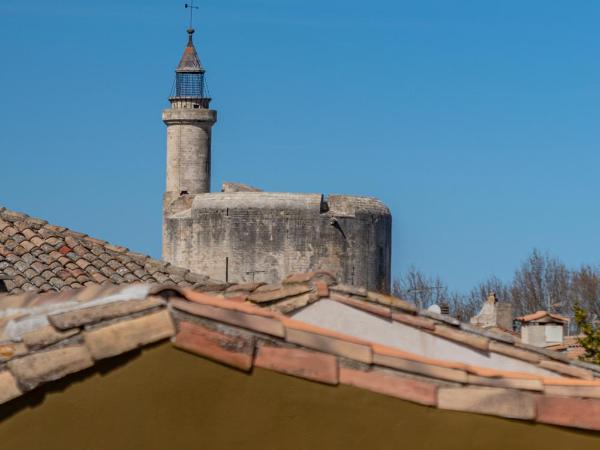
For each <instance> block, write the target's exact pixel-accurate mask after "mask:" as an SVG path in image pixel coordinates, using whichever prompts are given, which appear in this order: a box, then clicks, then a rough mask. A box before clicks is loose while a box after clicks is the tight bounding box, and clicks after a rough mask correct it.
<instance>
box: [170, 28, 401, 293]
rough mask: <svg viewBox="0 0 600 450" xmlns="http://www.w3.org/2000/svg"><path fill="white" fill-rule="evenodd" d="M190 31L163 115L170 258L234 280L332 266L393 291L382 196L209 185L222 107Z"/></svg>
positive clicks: (346, 278) (345, 276)
mask: <svg viewBox="0 0 600 450" xmlns="http://www.w3.org/2000/svg"><path fill="white" fill-rule="evenodd" d="M188 33H189V41H188V45H187V47H186V49H185V51H184V53H183V57H182V58H181V62H180V63H179V66H178V67H177V70H176V80H175V81H176V82H175V91H174V93H173V95H172V96H171V98H170V99H169V100H170V102H171V108H169V109H167V110H165V111H164V113H163V120H164V122H165V123H166V124H167V190H166V192H165V195H164V199H163V260H165V261H166V262H169V263H171V264H174V265H176V266H179V267H185V268H188V269H191V270H193V271H194V272H197V273H201V274H203V275H208V276H210V277H211V278H213V279H216V280H223V281H226V282H266V283H272V282H276V281H277V280H280V279H282V278H283V277H285V276H286V275H288V274H290V273H294V272H308V271H312V270H318V269H325V270H329V271H331V272H332V273H333V274H334V275H335V276H336V277H337V278H338V281H340V282H342V283H346V284H352V285H355V286H361V287H366V288H368V289H370V290H375V291H381V292H389V289H390V271H391V269H390V268H391V239H392V234H391V228H392V216H391V214H390V211H389V209H388V208H387V207H386V206H385V205H384V204H383V203H381V202H380V201H378V200H377V199H374V198H368V197H356V196H346V195H324V194H321V193H314V194H305V193H276V192H262V191H259V190H257V189H247V188H244V189H237V188H236V189H233V190H231V189H230V188H224V190H223V192H216V193H211V192H209V191H210V159H211V158H210V133H211V127H212V126H213V125H214V123H215V122H216V112H215V111H213V110H211V109H209V102H210V98H208V95H207V92H206V86H205V82H204V69H203V68H202V65H201V64H200V60H199V59H198V55H197V53H196V49H195V48H194V44H193V42H192V34H193V33H194V30H193V29H191V28H190V29H189V30H188ZM273 169H274V168H273ZM229 186H230V187H231V186H238V187H239V185H236V184H235V183H234V184H229Z"/></svg>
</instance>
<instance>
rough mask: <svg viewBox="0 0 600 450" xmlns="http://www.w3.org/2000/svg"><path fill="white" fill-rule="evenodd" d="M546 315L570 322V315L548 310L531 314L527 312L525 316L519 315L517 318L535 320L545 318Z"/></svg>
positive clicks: (521, 320)
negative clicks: (566, 315)
mask: <svg viewBox="0 0 600 450" xmlns="http://www.w3.org/2000/svg"><path fill="white" fill-rule="evenodd" d="M544 317H549V318H551V319H554V320H557V321H559V322H569V318H568V317H565V316H562V315H560V314H557V313H551V312H548V311H536V312H534V313H531V314H526V315H524V316H520V317H517V318H516V319H515V320H518V321H520V322H532V321H534V320H540V319H543V318H544Z"/></svg>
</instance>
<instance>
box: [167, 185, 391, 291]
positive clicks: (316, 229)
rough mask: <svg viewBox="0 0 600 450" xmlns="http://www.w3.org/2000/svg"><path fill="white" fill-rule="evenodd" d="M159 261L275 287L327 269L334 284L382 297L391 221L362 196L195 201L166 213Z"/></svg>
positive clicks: (220, 196)
mask: <svg viewBox="0 0 600 450" xmlns="http://www.w3.org/2000/svg"><path fill="white" fill-rule="evenodd" d="M164 258H165V260H167V261H169V262H171V263H172V264H176V265H179V266H183V267H188V268H190V269H192V270H194V271H196V272H198V273H202V274H206V275H208V276H210V277H212V278H216V279H221V280H227V281H236V282H251V281H264V282H275V281H278V280H279V279H281V278H282V277H284V276H285V275H287V274H290V273H294V272H306V271H310V270H316V269H325V270H330V271H332V272H333V273H335V274H336V276H337V277H338V279H339V280H340V282H344V283H348V284H354V285H359V286H365V287H367V288H369V289H371V290H377V291H382V292H387V291H389V288H390V270H391V215H390V213H389V210H388V209H387V208H386V207H385V206H384V205H383V204H381V203H380V202H378V201H376V200H374V199H369V198H364V197H348V196H331V197H330V198H329V199H324V198H323V196H322V195H320V194H281V193H265V192H240V193H226V194H225V193H214V194H204V195H198V196H195V198H194V201H193V206H192V208H191V210H189V211H187V212H178V213H173V214H167V216H166V218H165V253H164Z"/></svg>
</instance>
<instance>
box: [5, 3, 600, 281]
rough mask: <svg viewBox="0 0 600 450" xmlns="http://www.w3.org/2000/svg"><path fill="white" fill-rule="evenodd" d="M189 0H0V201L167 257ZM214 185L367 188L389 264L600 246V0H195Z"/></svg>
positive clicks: (469, 261)
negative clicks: (168, 167) (176, 75)
mask: <svg viewBox="0 0 600 450" xmlns="http://www.w3.org/2000/svg"><path fill="white" fill-rule="evenodd" d="M183 3H184V2H183V1H182V2H179V1H173V0H171V1H164V0H163V1H159V0H143V1H142V0H140V1H137V0H136V1H122V0H120V1H117V0H103V1H97V2H92V1H85V2H84V1H76V0H62V1H59V0H56V1H51V2H48V1H41V0H30V1H27V2H25V1H22V0H0V55H1V56H2V62H1V66H0V68H1V70H0V94H1V97H0V98H1V103H0V105H1V108H0V149H1V150H0V155H1V156H2V159H1V160H0V167H1V168H2V172H1V177H0V204H2V205H5V206H7V207H9V208H12V209H16V210H20V211H24V212H27V213H28V214H30V215H33V216H38V217H43V218H46V219H47V220H49V221H51V222H53V223H57V224H62V225H65V226H68V227H70V228H73V229H75V230H78V231H83V232H85V233H88V234H90V235H93V236H95V237H99V238H103V239H107V240H109V241H111V242H114V243H118V244H123V245H126V246H128V247H129V248H131V249H133V250H136V251H142V252H145V253H148V254H151V255H153V256H155V257H159V256H160V228H161V196H162V192H163V189H164V171H165V128H164V125H163V123H162V122H161V110H162V108H164V107H166V106H167V105H168V102H167V97H168V95H169V93H170V89H171V86H172V82H173V70H174V68H175V65H176V64H177V62H178V59H179V57H180V55H181V52H182V50H183V47H184V45H185V42H186V33H185V28H186V26H187V16H186V10H185V9H184V8H183ZM199 4H200V7H201V9H200V11H199V14H198V20H197V22H196V28H197V33H196V35H195V37H196V43H197V47H198V50H199V53H200V55H201V58H202V60H203V63H204V65H205V66H206V68H207V70H208V82H209V87H210V90H211V93H212V96H213V98H214V102H213V106H214V107H215V108H216V109H218V111H219V123H218V124H217V125H216V127H215V129H214V140H213V161H214V170H213V189H218V188H219V186H220V184H221V182H222V181H239V182H246V183H250V184H253V185H256V186H259V187H262V188H264V189H267V190H273V191H299V192H307V191H308V192H324V193H353V194H364V195H371V196H376V197H378V198H380V199H381V200H383V201H384V202H386V203H387V204H388V205H389V207H390V208H391V209H392V212H393V214H394V252H393V266H394V267H393V271H394V273H395V274H397V273H399V272H400V271H402V270H405V269H406V268H407V267H408V266H410V265H413V264H414V265H415V266H417V267H419V268H421V269H423V270H424V271H426V272H427V273H430V274H439V275H440V276H441V277H442V278H443V279H445V280H446V281H447V282H448V283H449V285H450V286H451V287H452V288H454V289H468V288H469V287H470V286H471V285H473V284H475V283H477V282H479V281H480V280H482V279H484V278H486V277H487V276H489V275H491V274H496V275H498V276H499V277H501V278H504V279H507V278H509V277H510V276H511V274H512V272H513V270H514V269H515V268H516V266H517V265H518V264H519V262H520V261H521V260H522V259H523V258H524V257H525V256H526V255H527V254H528V253H529V252H530V250H531V249H532V248H533V247H538V248H539V249H541V250H543V251H549V252H551V253H552V254H554V255H556V256H558V257H560V258H562V259H563V260H564V261H565V262H566V263H568V264H570V265H579V264H580V263H582V262H589V263H592V264H597V263H599V262H600V252H599V249H600V232H599V231H600V208H599V207H598V203H599V201H598V193H599V192H600V175H599V168H600V151H599V147H600V146H599V142H600V128H599V126H598V125H599V123H600V58H599V56H598V55H599V50H600V29H599V28H598V24H599V23H600V3H599V2H592V1H580V2H542V1H537V0H529V1H526V2H523V1H513V0H505V1H502V2H491V1H485V2H482V1H466V0H463V1H460V0H458V1H452V2H448V1H442V0H439V1H428V0H419V1H412V2H407V1H398V0H371V1H369V2H364V1H356V0H345V1H341V0H327V1H323V0H319V1H317V0H302V1H300V0H285V1H283V0H243V1H242V0H230V1H226V2H223V1H215V0H203V1H202V2H199Z"/></svg>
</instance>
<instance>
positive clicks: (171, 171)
mask: <svg viewBox="0 0 600 450" xmlns="http://www.w3.org/2000/svg"><path fill="white" fill-rule="evenodd" d="M163 120H164V122H165V123H166V124H167V189H166V190H167V192H176V193H177V194H179V193H181V192H182V191H186V192H188V193H189V194H199V193H203V192H209V191H210V165H211V154H210V153H211V152H210V149H211V142H210V141H211V127H212V125H213V124H214V123H215V121H216V113H215V111H211V110H207V109H167V110H165V111H164V112H163Z"/></svg>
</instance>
